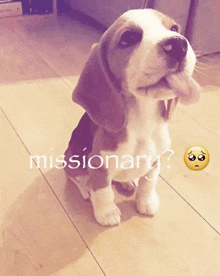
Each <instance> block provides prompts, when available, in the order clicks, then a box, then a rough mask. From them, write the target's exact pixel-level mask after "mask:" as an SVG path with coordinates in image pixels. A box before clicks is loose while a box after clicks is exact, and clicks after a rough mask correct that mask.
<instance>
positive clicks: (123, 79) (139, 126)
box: [64, 9, 200, 225]
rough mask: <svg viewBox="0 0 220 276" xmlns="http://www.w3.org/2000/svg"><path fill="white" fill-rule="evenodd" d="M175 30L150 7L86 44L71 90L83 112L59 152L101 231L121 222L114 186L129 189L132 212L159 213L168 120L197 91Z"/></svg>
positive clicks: (191, 58) (189, 54) (190, 59)
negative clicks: (85, 57)
mask: <svg viewBox="0 0 220 276" xmlns="http://www.w3.org/2000/svg"><path fill="white" fill-rule="evenodd" d="M178 29H179V26H178V25H177V24H176V22H175V21H174V20H172V19H171V18H169V17H167V16H165V15H163V14H162V13H160V12H158V11H155V10H152V9H143V10H130V11H127V12H125V13H124V14H123V15H121V16H120V17H119V18H118V19H117V20H116V21H115V22H114V23H113V24H112V25H111V26H110V28H109V29H108V30H107V31H106V32H105V33H104V34H103V36H102V37H101V39H100V41H99V42H98V43H97V44H95V45H93V47H92V49H91V54H90V57H89V59H88V61H87V62H86V64H85V67H84V69H83V71H82V74H81V76H80V78H79V81H78V84H77V86H76V88H75V90H74V91H73V101H74V102H76V103H78V104H79V105H81V106H82V107H83V108H84V109H85V111H86V112H85V113H84V115H83V117H82V118H81V120H80V122H79V124H78V126H77V127H76V129H75V130H74V131H73V133H72V137H71V140H70V142H69V146H68V148H67V150H66V152H65V159H64V160H65V161H64V162H65V172H66V175H67V177H68V178H69V179H71V180H72V181H73V182H74V183H75V184H76V185H77V186H78V188H79V190H80V191H81V194H82V196H83V197H84V198H85V199H89V198H90V200H91V202H92V205H93V209H94V215H95V218H96V220H97V221H98V222H99V223H100V224H101V225H117V224H119V223H120V217H121V213H120V210H119V208H118V207H117V205H116V204H115V203H114V192H113V190H112V183H113V182H114V181H115V182H119V183H121V185H122V187H123V188H124V189H128V190H129V189H135V190H136V204H137V211H138V212H139V213H141V214H145V215H154V214H155V213H156V211H157V210H158V207H159V197H158V194H157V192H156V185H157V178H158V175H159V171H160V157H161V155H162V154H163V153H164V152H165V151H166V150H169V148H170V143H171V142H170V136H169V132H168V122H169V119H170V117H171V115H172V112H173V111H174V109H175V107H176V105H177V102H178V101H179V102H181V103H183V104H190V103H195V102H196V101H198V99H199V93H200V92H199V91H200V88H199V85H198V84H197V83H196V81H195V80H194V79H193V78H192V77H191V75H192V73H193V70H194V66H195V63H196V57H195V54H194V52H193V50H192V48H191V46H190V44H189V42H188V41H187V39H186V38H185V37H184V36H182V35H181V34H180V33H179V31H178ZM134 160H136V163H135V162H134ZM134 163H135V164H134Z"/></svg>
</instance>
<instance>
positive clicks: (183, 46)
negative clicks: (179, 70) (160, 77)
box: [161, 36, 188, 62]
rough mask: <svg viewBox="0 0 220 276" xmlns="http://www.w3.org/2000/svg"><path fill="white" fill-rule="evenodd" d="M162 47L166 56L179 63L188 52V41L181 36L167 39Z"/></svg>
mask: <svg viewBox="0 0 220 276" xmlns="http://www.w3.org/2000/svg"><path fill="white" fill-rule="evenodd" d="M161 46H162V49H163V51H164V52H165V54H166V55H167V56H168V57H169V58H171V59H174V60H175V61H177V62H180V61H182V60H183V59H184V57H185V56H186V54H187V50H188V44H187V41H186V39H185V38H183V37H179V36H176V37H172V38H169V39H167V40H166V41H164V42H163V44H162V45H161Z"/></svg>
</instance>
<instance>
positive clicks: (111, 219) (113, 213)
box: [94, 203, 121, 226]
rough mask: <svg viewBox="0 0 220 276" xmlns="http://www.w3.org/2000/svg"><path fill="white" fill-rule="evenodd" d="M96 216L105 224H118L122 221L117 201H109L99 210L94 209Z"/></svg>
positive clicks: (99, 221)
mask: <svg viewBox="0 0 220 276" xmlns="http://www.w3.org/2000/svg"><path fill="white" fill-rule="evenodd" d="M94 214H95V218H96V220H97V221H98V223H100V224H101V225H103V226H114V225H118V224H119V223H120V221H121V211H120V209H119V208H118V207H117V205H116V204H115V203H109V204H108V205H106V206H105V207H102V208H101V209H99V210H94Z"/></svg>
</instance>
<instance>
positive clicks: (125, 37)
mask: <svg viewBox="0 0 220 276" xmlns="http://www.w3.org/2000/svg"><path fill="white" fill-rule="evenodd" d="M141 39H142V34H141V33H140V32H135V31H126V32H124V33H123V34H122V36H121V39H120V41H119V46H120V47H121V48H127V47H130V46H133V45H135V44H137V43H138V42H140V41H141Z"/></svg>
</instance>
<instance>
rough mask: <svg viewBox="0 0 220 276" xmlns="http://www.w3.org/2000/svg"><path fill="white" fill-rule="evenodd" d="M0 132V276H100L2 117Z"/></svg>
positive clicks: (2, 115) (1, 116)
mask: <svg viewBox="0 0 220 276" xmlns="http://www.w3.org/2000/svg"><path fill="white" fill-rule="evenodd" d="M0 126H1V128H0V142H1V144H0V151H1V155H0V163H1V170H2V172H3V174H2V173H1V216H0V223H1V239H0V256H1V257H0V259H1V275H5V276H16V275H22V276H30V275H33V276H35V275H36V276H37V275H45V276H46V275H52V274H53V275H65V276H66V275H68V274H67V273H70V272H71V273H72V274H71V275H83V276H87V275H89V274H90V271H93V272H94V275H104V274H103V273H102V271H101V269H100V268H99V266H98V265H97V263H96V261H95V260H94V258H93V256H92V255H91V253H90V251H88V249H87V246H86V245H85V243H84V242H83V240H82V239H81V237H80V235H79V234H78V232H77V231H76V229H75V227H74V226H73V224H72V223H71V221H70V219H69V218H68V216H67V215H66V213H65V212H64V210H63V208H62V207H61V205H60V203H59V202H58V200H57V198H56V196H55V195H54V193H53V192H52V190H51V189H50V188H49V186H48V183H47V182H46V181H45V178H44V177H43V176H42V175H41V174H40V173H39V170H30V169H29V168H28V162H29V155H28V153H27V151H26V149H25V148H24V146H23V144H22V143H21V141H20V140H19V138H18V137H17V135H16V133H15V132H14V130H13V129H12V127H11V126H10V124H9V123H8V121H7V119H6V118H5V116H4V114H3V113H2V112H0ZM82 264H83V265H82Z"/></svg>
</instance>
